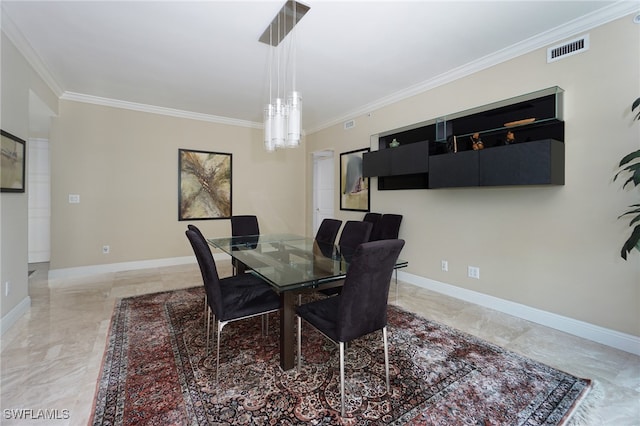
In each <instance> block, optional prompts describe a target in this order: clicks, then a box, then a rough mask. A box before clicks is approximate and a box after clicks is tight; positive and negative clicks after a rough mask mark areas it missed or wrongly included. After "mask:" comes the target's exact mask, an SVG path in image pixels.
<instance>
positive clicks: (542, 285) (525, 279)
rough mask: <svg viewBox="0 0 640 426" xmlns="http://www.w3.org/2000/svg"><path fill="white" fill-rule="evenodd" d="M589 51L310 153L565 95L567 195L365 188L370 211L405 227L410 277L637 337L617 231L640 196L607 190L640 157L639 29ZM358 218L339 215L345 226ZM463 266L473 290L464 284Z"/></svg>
mask: <svg viewBox="0 0 640 426" xmlns="http://www.w3.org/2000/svg"><path fill="white" fill-rule="evenodd" d="M590 41H591V47H590V50H588V51H586V52H583V53H581V54H578V55H574V56H571V57H567V58H565V59H563V60H560V61H558V62H555V63H551V64H547V63H546V49H539V50H536V51H534V52H531V53H529V54H526V55H523V56H520V57H518V58H516V59H513V60H510V61H507V62H504V63H502V64H499V65H497V66H494V67H492V68H489V69H486V70H483V71H480V72H477V73H475V74H472V75H470V76H467V77H465V78H462V79H459V80H457V81H454V82H451V83H449V84H446V85H443V86H440V87H437V88H435V89H432V90H429V91H428V92H425V93H423V94H420V95H417V96H414V97H412V98H410V99H406V100H403V101H400V102H397V103H395V104H393V105H390V106H387V107H384V108H381V109H379V110H375V111H371V113H370V114H369V115H363V116H360V117H356V118H355V120H356V126H355V127H354V128H352V129H351V130H344V129H343V126H342V125H341V124H340V125H336V126H334V127H331V128H328V129H325V130H322V131H319V132H316V133H314V134H312V135H310V136H309V138H308V139H309V144H308V147H307V149H308V152H313V151H318V150H323V149H334V150H335V151H336V153H337V154H339V153H340V152H346V151H350V150H354V149H358V148H365V147H367V146H369V145H370V136H371V135H374V134H377V133H381V132H384V131H388V130H393V129H396V128H400V127H403V126H407V125H411V124H413V123H418V122H422V121H425V120H429V119H435V118H436V117H440V116H442V115H446V114H450V113H455V112H458V111H463V110H466V109H469V108H473V107H476V106H480V105H484V104H487V103H491V102H494V101H499V100H503V99H508V98H511V97H514V96H518V95H521V94H525V93H529V92H532V91H536V90H540V89H544V88H547V87H551V86H556V85H557V86H560V87H561V88H563V89H564V90H565V94H564V100H565V105H564V119H565V125H566V131H565V149H566V164H565V166H566V167H565V170H566V171H565V177H566V184H565V185H564V186H553V187H499V188H460V189H440V190H399V191H377V179H372V183H371V187H372V192H371V210H372V211H377V212H382V213H399V214H402V215H404V220H403V222H402V227H401V229H400V237H401V238H404V239H406V245H405V248H404V250H403V252H402V257H403V258H405V259H407V260H408V261H409V267H408V268H407V272H408V273H410V274H412V275H414V276H418V277H424V278H426V279H430V280H434V281H437V282H442V283H447V284H450V285H452V286H455V287H458V288H460V289H463V290H470V291H475V292H479V293H481V294H485V295H488V296H493V297H496V298H499V299H502V300H505V301H510V302H514V303H517V304H522V305H525V306H528V307H532V308H536V309H540V310H543V311H546V312H549V313H554V314H558V315H562V316H565V317H568V318H573V319H576V320H579V321H585V322H587V323H590V324H595V325H598V326H600V327H605V328H607V329H611V330H616V331H619V332H622V333H627V334H630V335H633V336H640V253H638V252H634V253H633V254H632V255H631V256H630V259H629V260H628V261H626V262H625V261H624V260H622V259H621V258H620V255H619V252H620V247H621V246H622V243H623V242H624V240H625V239H626V237H627V236H628V234H629V227H628V226H627V222H625V221H623V220H618V219H617V217H618V216H619V215H620V214H621V213H622V212H624V211H625V210H626V206H628V205H630V204H633V203H638V190H637V189H634V190H630V189H627V190H623V189H621V188H620V186H621V184H620V182H613V176H614V174H615V171H616V165H617V163H618V162H619V160H620V158H622V157H623V156H624V155H625V154H626V153H628V152H631V151H633V150H636V149H638V148H639V146H640V123H637V122H636V123H633V122H632V114H631V111H630V107H631V103H632V102H633V100H635V99H636V98H637V97H638V96H640V62H639V61H638V52H639V51H640V26H638V25H637V24H634V23H633V22H632V16H628V17H625V18H623V19H619V20H617V21H614V22H612V23H609V24H606V25H603V26H601V27H598V28H596V29H593V30H591V31H590ZM336 158H337V159H339V155H336ZM337 161H338V160H337ZM338 169H339V167H338V163H337V162H336V174H337V173H338ZM336 181H338V179H337V180H336ZM309 188H310V187H309V186H308V187H307V191H308V196H307V205H310V203H311V202H312V200H311V194H310V192H309ZM337 200H338V198H337V191H336V206H339V203H338V202H337ZM337 208H338V207H336V209H337ZM362 215H363V214H362V213H354V212H346V211H339V210H336V216H337V217H338V218H341V219H343V220H347V219H360V218H361V217H362ZM307 226H309V223H307ZM441 260H447V261H448V262H449V272H443V271H441V268H440V261H441ZM468 265H473V266H478V267H479V268H480V280H475V279H471V278H468V277H467V266H468Z"/></svg>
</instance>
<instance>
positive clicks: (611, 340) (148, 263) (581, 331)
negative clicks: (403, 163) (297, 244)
mask: <svg viewBox="0 0 640 426" xmlns="http://www.w3.org/2000/svg"><path fill="white" fill-rule="evenodd" d="M214 258H215V259H216V260H228V259H229V256H228V255H226V254H224V253H215V254H214ZM195 262H196V259H195V256H185V257H175V258H167V259H154V260H143V261H138V262H122V263H110V264H105V265H93V266H81V267H77V268H65V269H53V270H50V271H49V279H51V280H52V279H59V278H73V277H81V276H87V275H96V274H104V273H109V272H121V271H133V270H137V269H148V268H158V267H164V266H174V265H183V264H189V263H195ZM398 279H400V280H402V281H404V282H406V283H409V284H413V285H415V286H418V287H422V288H426V289H427V290H432V291H435V292H437V293H441V294H445V295H447V296H451V297H454V298H456V299H460V300H464V301H466V302H470V303H475V304H476V305H480V306H484V307H486V308H489V309H494V310H496V311H499V312H504V313H505V314H509V315H512V316H514V317H518V318H522V319H525V320H527V321H531V322H535V323H537V324H541V325H544V326H546V327H550V328H554V329H556V330H560V331H563V332H565V333H569V334H572V335H574V336H578V337H582V338H584V339H588V340H592V341H594V342H598V343H602V344H604V345H607V346H611V347H613V348H616V349H620V350H622V351H625V352H629V353H632V354H635V355H639V356H640V337H638V336H633V335H630V334H625V333H621V332H619V331H615V330H611V329H607V328H604V327H600V326H597V325H594V324H590V323H588V322H584V321H579V320H575V319H573V318H569V317H564V316H562V315H557V314H554V313H551V312H546V311H543V310H540V309H536V308H532V307H530V306H526V305H522V304H520V303H515V302H510V301H508V300H504V299H500V298H497V297H494V296H489V295H486V294H482V293H478V292H476V291H472V290H468V289H464V288H461V287H456V286H453V285H450V284H445V283H442V282H439V281H435V280H432V279H429V278H424V277H420V276H418V275H413V274H409V273H407V272H403V271H399V272H398ZM23 302H24V301H23ZM23 302H21V303H20V304H19V305H18V306H16V308H14V309H13V310H12V311H11V312H10V313H9V314H7V315H6V316H5V317H4V318H2V332H4V330H5V322H7V323H8V325H7V326H6V328H9V327H10V326H11V325H12V324H13V322H15V321H16V320H17V318H19V317H20V315H22V313H24V311H26V310H27V309H28V308H29V306H30V304H31V301H30V299H29V300H28V301H27V302H26V303H27V305H26V308H23V309H24V311H22V310H18V308H19V307H20V306H21V305H22V304H23ZM14 311H17V313H16V314H14ZM10 315H17V316H16V318H15V319H13V321H12V320H11V318H12V317H10ZM5 318H6V319H5Z"/></svg>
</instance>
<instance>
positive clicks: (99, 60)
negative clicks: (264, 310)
mask: <svg viewBox="0 0 640 426" xmlns="http://www.w3.org/2000/svg"><path fill="white" fill-rule="evenodd" d="M302 2H303V3H305V4H307V5H308V6H310V8H311V9H310V10H309V12H308V13H307V14H306V16H305V17H304V18H303V19H302V20H301V21H300V23H299V24H298V27H297V29H298V33H297V40H298V43H297V46H298V48H297V64H298V67H297V69H298V71H297V76H298V77H297V80H298V88H299V90H300V91H301V92H302V96H303V125H304V128H305V129H306V130H307V132H309V131H310V130H311V131H312V130H314V129H318V128H322V127H324V126H327V125H330V124H335V123H338V122H340V121H344V120H346V119H348V118H350V117H353V116H354V115H355V114H358V113H363V112H367V111H369V110H373V109H374V108H376V107H379V106H381V105H384V104H385V103H388V102H391V101H393V100H397V99H400V98H402V97H406V96H409V95H411V94H415V93H418V92H420V91H423V90H425V89H426V88H429V87H433V86H435V85H438V84H441V83H442V82H445V81H448V80H450V79H452V78H455V77H457V76H461V75H464V74H465V73H468V72H470V71H475V70H477V69H480V68H483V67H486V66H490V65H493V64H495V63H498V62H501V61H503V60H507V59H510V58H511V57H514V56H517V55H519V54H522V53H526V52H527V51H531V50H532V49H535V48H539V47H544V46H547V45H549V44H553V43H556V42H559V41H562V40H563V39H566V38H567V37H572V36H574V35H578V33H579V32H580V31H587V30H588V29H590V28H592V27H594V26H596V25H599V24H602V23H604V22H607V21H609V20H612V19H615V18H617V17H620V16H623V15H624V14H626V13H631V12H632V11H633V9H634V8H636V9H637V7H638V2H637V1H625V2H611V1H593V0H588V1H569V0H565V1H516V0H512V1H355V0H354V1H326V0H325V1H321V0H307V1H304V0H303V1H302ZM283 4H284V0H282V1H275V2H274V1H190V2H186V1H124V2H116V1H67V2H63V1H40V2H38V1H10V0H3V1H2V12H3V25H2V28H3V31H5V33H7V34H8V35H9V36H10V38H11V39H12V40H13V41H14V43H16V44H17V45H18V47H19V48H20V49H21V51H23V53H25V55H26V56H27V57H28V59H29V60H30V62H31V63H32V65H34V66H35V67H36V69H37V70H39V71H40V74H42V75H43V77H44V78H45V81H47V82H48V83H49V84H50V85H52V86H54V90H55V91H56V92H58V93H57V94H58V95H61V96H62V97H63V98H69V99H78V100H83V99H84V100H93V101H99V102H107V101H108V100H113V102H115V103H121V104H123V105H131V106H133V105H136V106H140V105H148V106H153V107H161V108H170V109H175V110H180V111H186V112H188V113H197V114H202V115H203V117H205V116H206V117H210V116H213V118H216V117H226V118H229V119H232V120H241V122H239V123H242V122H244V124H246V125H249V126H256V127H257V126H259V124H258V123H260V122H261V121H262V109H263V107H264V104H265V103H266V101H267V98H268V86H269V85H268V65H267V64H268V58H269V46H268V45H266V44H263V43H260V42H258V38H259V37H260V35H261V34H262V32H263V31H264V30H265V28H266V27H267V25H268V24H269V23H270V22H271V20H272V19H273V17H274V16H275V15H276V13H277V11H278V10H279V9H280V8H281V6H282V5H283ZM7 18H8V19H7ZM102 98H106V99H102ZM128 103H130V104H128Z"/></svg>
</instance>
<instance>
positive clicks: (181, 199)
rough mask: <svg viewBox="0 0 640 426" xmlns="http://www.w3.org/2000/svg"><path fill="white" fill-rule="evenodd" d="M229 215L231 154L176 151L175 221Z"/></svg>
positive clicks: (188, 150) (221, 217)
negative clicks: (176, 207)
mask: <svg viewBox="0 0 640 426" xmlns="http://www.w3.org/2000/svg"><path fill="white" fill-rule="evenodd" d="M230 217H231V154H226V153H222V152H208V151H196V150H191V149H179V150H178V220H203V219H229V218H230Z"/></svg>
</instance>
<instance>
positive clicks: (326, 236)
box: [315, 218, 342, 245]
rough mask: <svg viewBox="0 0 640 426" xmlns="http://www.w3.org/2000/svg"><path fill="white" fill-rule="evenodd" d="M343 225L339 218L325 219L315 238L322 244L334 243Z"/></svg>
mask: <svg viewBox="0 0 640 426" xmlns="http://www.w3.org/2000/svg"><path fill="white" fill-rule="evenodd" d="M341 226H342V221H341V220H338V219H328V218H327V219H323V220H322V223H321V224H320V227H319V228H318V231H317V232H316V237H315V240H316V241H317V242H318V243H320V244H326V245H333V244H335V242H336V237H337V236H338V231H340V227H341Z"/></svg>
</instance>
